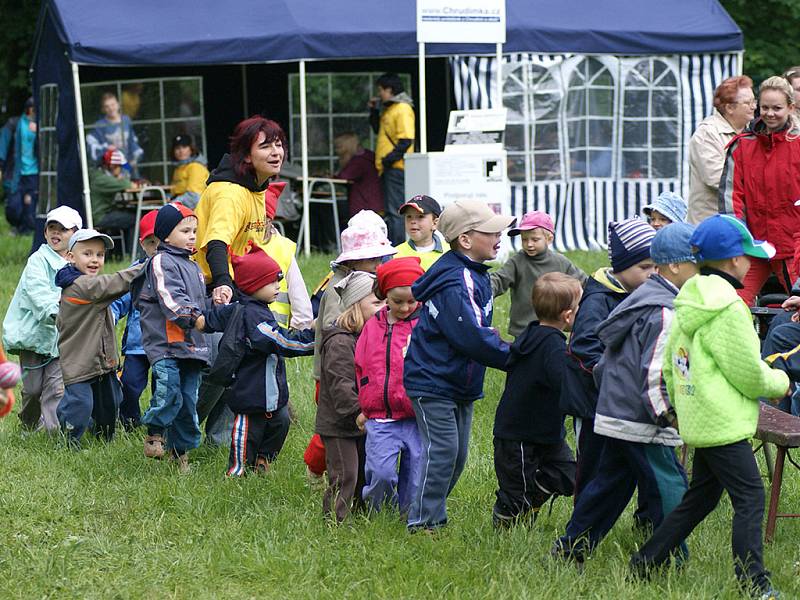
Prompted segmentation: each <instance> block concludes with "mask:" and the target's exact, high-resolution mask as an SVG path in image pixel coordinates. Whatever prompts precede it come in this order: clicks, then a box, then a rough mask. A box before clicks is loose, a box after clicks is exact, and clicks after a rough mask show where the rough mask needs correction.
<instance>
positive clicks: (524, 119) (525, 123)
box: [503, 63, 564, 182]
mask: <svg viewBox="0 0 800 600" xmlns="http://www.w3.org/2000/svg"><path fill="white" fill-rule="evenodd" d="M503 70H504V74H503V105H504V106H505V107H506V108H507V109H508V120H507V124H506V137H505V147H506V150H507V152H508V178H509V180H510V181H524V182H531V181H545V180H560V179H563V176H564V168H563V159H562V156H563V154H562V147H561V139H562V135H561V120H560V113H561V110H560V109H561V99H562V97H563V93H562V90H561V87H560V85H559V83H558V81H557V80H556V78H555V77H553V74H552V72H551V71H550V70H548V69H546V68H544V67H542V66H539V65H534V64H531V63H509V64H505V65H504V66H503Z"/></svg>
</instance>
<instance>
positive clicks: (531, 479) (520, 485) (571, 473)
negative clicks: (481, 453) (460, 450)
mask: <svg viewBox="0 0 800 600" xmlns="http://www.w3.org/2000/svg"><path fill="white" fill-rule="evenodd" d="M494 472H495V475H497V485H498V488H499V489H498V490H497V492H495V494H496V496H497V500H496V501H495V503H494V513H495V515H498V516H501V517H505V518H510V519H514V518H517V517H519V516H521V515H524V514H526V513H528V512H530V511H531V510H534V511H535V510H538V509H539V508H540V507H541V506H542V505H543V504H544V503H545V502H547V500H549V499H550V497H551V496H554V495H558V496H571V495H572V492H573V490H574V488H575V457H574V456H573V455H572V450H570V447H569V446H568V445H567V443H566V442H565V441H564V440H561V441H560V442H558V443H557V444H534V443H531V442H519V441H515V440H504V439H500V438H494Z"/></svg>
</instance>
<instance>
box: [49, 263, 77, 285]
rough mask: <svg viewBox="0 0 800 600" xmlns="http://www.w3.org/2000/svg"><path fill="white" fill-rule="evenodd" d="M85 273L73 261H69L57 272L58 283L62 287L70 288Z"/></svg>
mask: <svg viewBox="0 0 800 600" xmlns="http://www.w3.org/2000/svg"><path fill="white" fill-rule="evenodd" d="M81 275H83V273H81V272H80V271H79V270H78V269H77V268H76V267H75V265H73V264H72V263H68V264H66V265H64V266H63V267H61V268H60V269H59V270H58V271H57V272H56V280H55V281H56V285H57V286H58V287H60V288H61V289H64V288H68V287H69V286H71V285H72V284H73V283H75V280H76V279H77V278H78V277H80V276H81Z"/></svg>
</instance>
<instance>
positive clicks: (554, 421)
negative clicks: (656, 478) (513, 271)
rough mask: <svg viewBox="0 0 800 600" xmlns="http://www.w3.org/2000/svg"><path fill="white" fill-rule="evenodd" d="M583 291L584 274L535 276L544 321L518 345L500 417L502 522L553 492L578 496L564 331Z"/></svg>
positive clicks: (497, 446) (497, 518)
mask: <svg viewBox="0 0 800 600" xmlns="http://www.w3.org/2000/svg"><path fill="white" fill-rule="evenodd" d="M581 293H582V290H581V282H580V281H578V280H577V279H575V278H574V277H571V276H569V275H565V274H564V273H557V272H551V273H545V274H544V275H542V276H541V277H539V278H538V279H537V280H536V283H534V284H533V290H532V292H531V302H532V304H533V305H534V308H535V310H536V314H537V315H539V321H538V322H537V321H534V322H532V323H530V324H529V325H528V326H527V327H526V328H525V329H524V330H523V331H522V332H521V334H520V335H519V337H517V339H516V341H515V342H514V344H513V345H512V346H511V356H510V357H509V359H508V363H507V365H506V368H507V370H508V375H507V376H506V386H505V389H504V390H503V396H502V398H500V403H499V404H498V405H497V412H496V413H495V417H494V472H495V475H497V484H498V487H499V489H498V490H497V492H496V495H497V501H496V502H495V503H494V509H493V511H492V522H493V523H494V526H495V527H507V526H509V525H513V524H515V523H516V522H517V521H518V520H519V519H520V518H521V517H525V516H526V515H528V514H531V513H532V514H533V519H534V520H535V519H536V515H537V514H538V512H539V509H540V508H541V507H542V505H543V504H544V503H545V502H547V500H548V499H550V497H551V496H554V495H560V496H571V495H572V491H573V489H574V487H575V457H574V456H573V454H572V450H570V448H569V446H568V445H567V442H566V441H565V440H564V435H565V432H564V415H563V414H562V413H561V407H560V406H559V398H560V396H561V379H562V377H563V375H564V367H565V363H566V358H567V357H566V351H567V344H566V336H565V335H564V333H563V331H564V330H566V329H568V328H569V325H570V323H572V319H573V318H574V316H575V312H576V311H577V310H578V302H580V299H581Z"/></svg>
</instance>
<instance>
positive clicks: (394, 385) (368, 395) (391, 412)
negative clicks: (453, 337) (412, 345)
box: [355, 307, 418, 419]
mask: <svg viewBox="0 0 800 600" xmlns="http://www.w3.org/2000/svg"><path fill="white" fill-rule="evenodd" d="M388 310H389V309H388V308H387V307H383V308H382V309H381V310H380V311H378V313H377V314H376V315H375V316H374V317H372V318H371V319H370V320H368V321H367V323H366V324H365V325H364V329H362V330H361V335H360V336H359V337H358V342H357V343H356V357H355V363H356V386H357V387H358V403H359V404H360V405H361V412H363V413H364V416H366V417H367V418H368V419H413V418H414V408H413V407H412V406H411V400H409V399H408V395H407V394H406V390H405V388H404V387H403V360H404V359H405V356H406V350H407V349H408V341H409V340H410V339H411V330H412V329H413V328H414V326H415V325H416V324H417V320H418V317H417V312H415V313H414V314H413V315H411V316H410V317H409V318H408V319H405V320H403V321H395V322H394V323H392V324H389V323H388V322H387V321H386V316H387V313H388Z"/></svg>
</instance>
